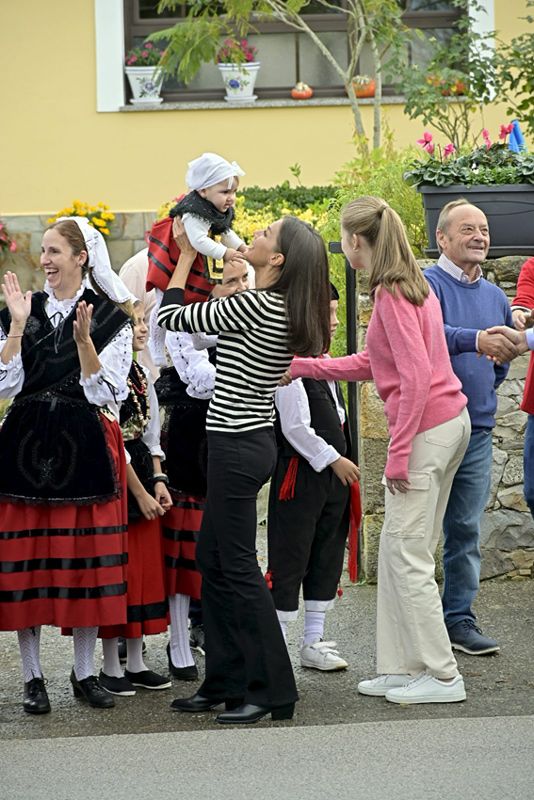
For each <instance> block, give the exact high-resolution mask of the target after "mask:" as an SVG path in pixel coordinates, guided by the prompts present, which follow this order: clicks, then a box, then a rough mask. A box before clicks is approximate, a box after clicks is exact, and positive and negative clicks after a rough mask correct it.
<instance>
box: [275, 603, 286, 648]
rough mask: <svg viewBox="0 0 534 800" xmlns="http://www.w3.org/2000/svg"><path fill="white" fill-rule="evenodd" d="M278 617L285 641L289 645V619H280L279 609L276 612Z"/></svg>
mask: <svg viewBox="0 0 534 800" xmlns="http://www.w3.org/2000/svg"><path fill="white" fill-rule="evenodd" d="M282 613H284V612H282ZM276 615H277V617H278V622H279V623H280V628H281V629H282V635H283V637H284V641H285V643H286V644H287V619H280V614H279V612H278V609H277V610H276Z"/></svg>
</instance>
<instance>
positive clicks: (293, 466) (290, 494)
mask: <svg viewBox="0 0 534 800" xmlns="http://www.w3.org/2000/svg"><path fill="white" fill-rule="evenodd" d="M298 468H299V460H298V457H297V456H292V457H291V458H290V459H289V465H288V468H287V471H286V474H285V475H284V480H283V481H282V485H281V486H280V491H279V492H278V499H279V500H293V498H294V497H295V484H296V482H297V472H298Z"/></svg>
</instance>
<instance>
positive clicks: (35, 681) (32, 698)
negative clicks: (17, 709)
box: [22, 678, 50, 714]
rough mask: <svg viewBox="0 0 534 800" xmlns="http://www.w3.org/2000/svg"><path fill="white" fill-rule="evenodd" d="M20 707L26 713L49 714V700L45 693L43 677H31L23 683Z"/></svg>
mask: <svg viewBox="0 0 534 800" xmlns="http://www.w3.org/2000/svg"><path fill="white" fill-rule="evenodd" d="M22 707H23V709H24V711H27V712H28V714H49V713H50V701H49V700H48V694H47V693H46V687H45V682H44V678H32V679H31V681H28V683H25V684H24V697H23V700H22Z"/></svg>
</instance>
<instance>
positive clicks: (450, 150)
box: [443, 142, 456, 158]
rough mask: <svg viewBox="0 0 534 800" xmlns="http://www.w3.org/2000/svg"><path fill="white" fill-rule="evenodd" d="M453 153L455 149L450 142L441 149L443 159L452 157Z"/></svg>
mask: <svg viewBox="0 0 534 800" xmlns="http://www.w3.org/2000/svg"><path fill="white" fill-rule="evenodd" d="M455 152H456V147H455V146H454V145H453V143H452V142H449V144H446V145H445V147H444V148H443V157H444V158H448V157H449V156H452V154H453V153H455Z"/></svg>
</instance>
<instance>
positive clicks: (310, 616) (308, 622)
mask: <svg viewBox="0 0 534 800" xmlns="http://www.w3.org/2000/svg"><path fill="white" fill-rule="evenodd" d="M325 616H326V614H325V612H324V611H305V612H304V640H303V644H304V645H307V644H313V643H314V642H318V641H319V639H322V638H323V634H324V621H325Z"/></svg>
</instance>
